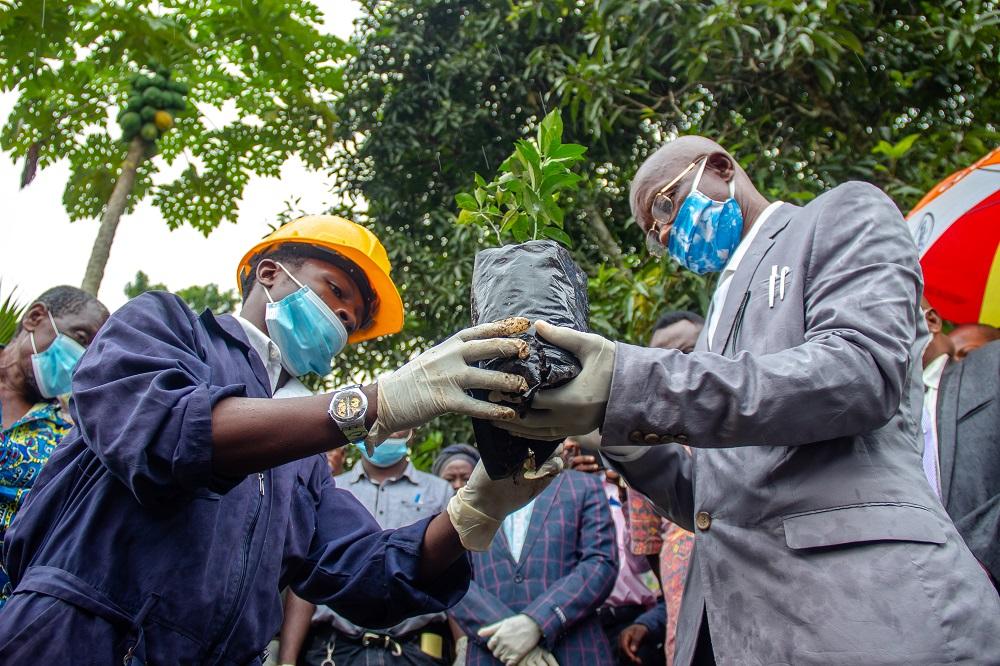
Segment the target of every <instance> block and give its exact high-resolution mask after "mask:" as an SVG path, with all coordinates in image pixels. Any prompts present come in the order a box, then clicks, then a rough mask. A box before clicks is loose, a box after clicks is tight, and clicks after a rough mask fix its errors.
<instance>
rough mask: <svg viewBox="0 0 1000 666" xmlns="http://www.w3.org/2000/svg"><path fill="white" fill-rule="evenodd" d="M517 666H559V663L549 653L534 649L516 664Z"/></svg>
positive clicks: (537, 648)
mask: <svg viewBox="0 0 1000 666" xmlns="http://www.w3.org/2000/svg"><path fill="white" fill-rule="evenodd" d="M517 666H559V662H558V661H556V658H555V657H554V656H553V655H552V653H551V652H549V651H548V650H546V649H545V648H542V647H535V648H534V649H533V650H532V651H531V652H529V653H528V654H527V655H525V657H524V659H522V660H521V661H519V662H517Z"/></svg>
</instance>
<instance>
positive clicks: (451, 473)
mask: <svg viewBox="0 0 1000 666" xmlns="http://www.w3.org/2000/svg"><path fill="white" fill-rule="evenodd" d="M477 462H479V450H478V449H476V447H474V446H469V445H468V444H452V445H450V446H446V447H444V448H443V449H441V452H440V453H438V455H437V458H435V459H434V464H433V465H432V466H431V474H433V475H434V476H437V477H440V478H442V479H444V480H445V481H447V482H448V483H450V484H451V487H452V489H454V490H455V492H458V489H459V488H461V487H462V486H464V485H465V484H466V483H468V482H469V477H470V476H472V470H473V469H475V467H476V463H477Z"/></svg>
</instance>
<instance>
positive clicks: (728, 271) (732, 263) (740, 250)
mask: <svg viewBox="0 0 1000 666" xmlns="http://www.w3.org/2000/svg"><path fill="white" fill-rule="evenodd" d="M784 203H785V202H784V201H774V202H772V203H771V204H770V205H769V206H768V207H767V208H765V209H764V210H763V212H761V214H760V215H759V216H758V217H757V219H756V220H754V223H753V226H752V227H750V231H748V232H747V235H746V236H744V238H743V240H741V241H740V244H739V245H737V246H736V251H735V252H733V256H731V257H730V258H729V263H727V264H726V267H725V268H723V269H722V276H721V279H722V280H724V279H726V278H727V277H728V276H730V275H732V274H733V273H735V272H736V269H737V268H739V267H740V262H741V261H743V255H745V254H746V253H747V248H749V247H750V244H751V243H753V239H754V238H756V237H757V232H758V231H760V228H761V227H763V226H764V222H766V221H767V218H769V217H771V214H772V213H773V212H774V211H776V210H778V208H780V207H781V205H782V204H784Z"/></svg>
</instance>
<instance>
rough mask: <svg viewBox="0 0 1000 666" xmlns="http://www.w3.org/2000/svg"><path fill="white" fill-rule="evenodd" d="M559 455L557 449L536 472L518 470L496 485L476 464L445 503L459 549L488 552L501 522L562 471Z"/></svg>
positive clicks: (559, 452) (560, 451)
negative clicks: (457, 539)
mask: <svg viewBox="0 0 1000 666" xmlns="http://www.w3.org/2000/svg"><path fill="white" fill-rule="evenodd" d="M561 454H562V447H561V446H560V447H557V448H556V450H555V451H553V452H552V455H551V456H549V458H548V460H546V461H545V462H543V463H542V464H541V465H539V466H538V469H534V470H532V469H525V468H523V467H522V468H521V470H520V471H519V472H518V473H517V474H515V475H514V476H511V477H508V478H506V479H499V480H496V481H494V480H493V479H491V478H490V476H489V474H487V473H486V468H485V467H483V462H482V461H479V462H478V463H476V468H475V469H474V470H472V476H470V477H469V482H468V483H467V484H465V485H464V486H463V487H462V488H460V489H459V490H458V492H457V493H455V495H454V496H452V498H451V500H450V501H449V502H448V517H449V518H450V519H451V524H452V525H454V526H455V531H456V532H458V537H459V539H461V541H462V545H463V546H465V548H466V549H468V550H478V551H483V550H488V549H489V547H490V544H491V543H492V542H493V537H494V536H496V533H497V530H498V529H500V523H502V522H503V519H504V518H506V517H507V516H508V515H509V514H511V513H513V512H514V511H517V510H518V509H520V508H521V507H523V506H524V505H526V504H527V503H528V502H530V501H531V500H533V499H534V498H535V497H537V496H538V495H539V494H540V493H541V492H542V491H543V490H545V488H546V487H548V485H549V483H551V482H552V479H554V478H555V477H556V476H557V475H558V474H559V472H561V471H562V468H563V460H562V456H561ZM526 464H527V463H526Z"/></svg>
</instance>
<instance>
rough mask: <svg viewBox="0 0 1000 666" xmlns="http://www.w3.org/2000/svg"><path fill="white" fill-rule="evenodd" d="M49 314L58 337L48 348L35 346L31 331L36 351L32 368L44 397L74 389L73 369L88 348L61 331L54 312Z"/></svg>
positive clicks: (54, 396) (32, 346)
mask: <svg viewBox="0 0 1000 666" xmlns="http://www.w3.org/2000/svg"><path fill="white" fill-rule="evenodd" d="M48 315H49V322H51V323H52V330H53V331H55V333H56V338H55V340H53V341H52V344H50V345H49V348H48V349H46V350H45V351H43V352H41V353H39V352H38V348H37V347H35V333H34V332H33V331H32V332H31V333H30V338H31V350H32V351H33V352H34V353H33V354H32V355H31V368H32V370H34V373H35V383H36V384H37V385H38V392H39V393H41V394H42V397H43V398H57V397H59V396H61V395H65V394H66V393H69V392H70V391H71V390H72V389H73V369H74V368H76V364H77V363H79V362H80V357H81V356H83V352H84V351H86V350H85V349H84V348H83V345H81V344H80V343H79V342H77V341H76V340H74V339H73V338H71V337H69V336H67V335H64V334H62V333H60V332H59V329H58V328H56V320H55V319H53V318H52V313H51V312H48Z"/></svg>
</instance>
